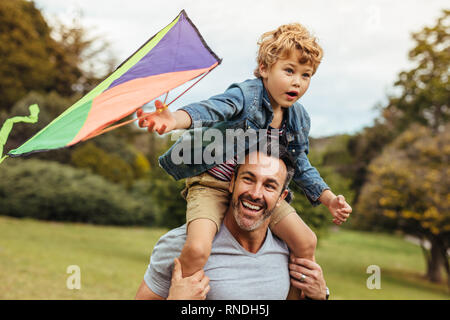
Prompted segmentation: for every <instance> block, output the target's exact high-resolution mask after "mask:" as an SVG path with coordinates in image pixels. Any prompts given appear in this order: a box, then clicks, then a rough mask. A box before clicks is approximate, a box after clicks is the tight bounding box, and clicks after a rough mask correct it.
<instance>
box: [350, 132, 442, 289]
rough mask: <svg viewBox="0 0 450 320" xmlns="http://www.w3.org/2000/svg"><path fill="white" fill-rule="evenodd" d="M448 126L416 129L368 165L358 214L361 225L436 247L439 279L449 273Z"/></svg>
mask: <svg viewBox="0 0 450 320" xmlns="http://www.w3.org/2000/svg"><path fill="white" fill-rule="evenodd" d="M449 146H450V126H449V125H447V126H445V127H444V128H443V130H442V131H441V132H438V133H437V134H433V132H432V129H430V128H427V127H423V126H419V125H413V126H412V127H411V128H410V129H409V130H406V131H405V132H404V133H403V134H401V135H400V136H399V137H398V138H397V139H396V140H394V142H393V143H392V144H390V145H389V146H388V147H387V148H385V150H384V151H383V153H382V154H381V155H380V156H379V157H377V158H376V159H374V161H373V162H372V163H371V164H370V166H369V179H368V182H367V183H366V184H365V185H364V187H363V189H362V192H361V197H360V201H359V202H358V205H357V212H358V213H359V214H360V217H359V220H360V221H358V225H359V226H365V227H366V228H370V227H371V226H372V225H376V226H378V227H380V226H382V227H383V228H389V229H399V230H402V231H403V232H405V233H407V234H412V235H414V236H416V237H418V238H421V239H427V240H428V241H430V243H431V245H432V249H431V256H429V257H428V259H429V260H428V266H429V271H428V276H429V278H430V280H432V281H440V267H441V265H445V268H446V270H447V273H448V272H449V266H448V260H447V249H448V248H449V247H450V198H449V196H448V190H450V180H449V179H448V176H449V174H450V169H449V167H448V164H449V163H450V147H449Z"/></svg>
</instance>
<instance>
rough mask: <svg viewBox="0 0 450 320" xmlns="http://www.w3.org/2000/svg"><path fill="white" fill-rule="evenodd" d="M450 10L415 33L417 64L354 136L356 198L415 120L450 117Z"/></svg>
mask: <svg viewBox="0 0 450 320" xmlns="http://www.w3.org/2000/svg"><path fill="white" fill-rule="evenodd" d="M449 14H450V11H449V10H444V11H443V14H442V16H441V17H440V18H439V19H438V20H437V23H436V25H435V26H433V27H425V28H423V30H421V31H420V32H417V33H414V34H413V35H412V37H413V39H414V41H415V46H414V48H413V49H411V50H410V52H409V58H410V60H411V61H412V62H413V63H414V67H413V68H412V69H411V70H409V71H402V72H401V73H400V74H399V76H398V80H397V81H396V82H395V84H394V85H395V87H397V88H398V89H399V93H398V94H397V95H390V96H388V98H389V101H388V103H387V105H386V106H385V107H382V106H378V109H380V116H379V117H378V118H377V119H376V120H375V123H374V125H373V126H370V127H366V128H365V129H364V130H363V131H362V132H360V133H358V134H356V135H355V136H353V137H352V138H351V139H350V140H349V143H348V152H349V153H350V154H351V155H352V157H353V165H352V166H350V167H349V169H350V172H349V176H350V177H351V178H352V180H353V182H352V188H354V190H355V202H358V201H359V194H360V191H361V188H362V187H363V185H364V184H365V183H366V181H367V172H368V170H367V168H368V166H369V164H370V162H371V161H372V159H374V158H375V157H376V156H378V155H379V154H380V153H381V152H382V150H383V148H384V147H385V146H387V145H388V144H390V143H391V142H392V141H393V140H394V139H395V138H396V137H398V136H399V135H400V134H402V132H404V131H405V130H406V129H407V128H408V127H409V126H410V125H411V124H413V123H419V124H422V125H425V126H429V127H430V128H432V130H434V131H438V130H442V128H443V126H445V124H446V123H447V122H448V119H449V106H448V102H449V101H450V84H449V71H450V69H449V65H450V18H449Z"/></svg>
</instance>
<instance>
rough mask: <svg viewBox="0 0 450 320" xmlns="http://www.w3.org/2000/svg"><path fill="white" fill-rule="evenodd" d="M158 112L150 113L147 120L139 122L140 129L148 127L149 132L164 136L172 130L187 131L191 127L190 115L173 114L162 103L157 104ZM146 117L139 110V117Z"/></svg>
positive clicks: (181, 112) (180, 112)
mask: <svg viewBox="0 0 450 320" xmlns="http://www.w3.org/2000/svg"><path fill="white" fill-rule="evenodd" d="M155 107H156V111H155V112H152V113H149V114H148V115H147V116H145V118H143V119H140V120H139V127H141V128H144V127H147V128H148V129H147V130H148V132H155V131H156V132H158V133H159V134H164V133H167V132H170V131H172V130H177V129H187V128H189V127H190V126H191V122H192V120H191V117H190V115H189V114H188V113H187V112H186V111H183V110H177V111H175V112H171V111H170V110H169V109H168V108H167V107H166V106H164V105H163V104H162V102H161V101H159V100H157V101H156V102H155ZM143 115H144V112H143V110H142V109H138V110H137V116H138V117H141V116H143Z"/></svg>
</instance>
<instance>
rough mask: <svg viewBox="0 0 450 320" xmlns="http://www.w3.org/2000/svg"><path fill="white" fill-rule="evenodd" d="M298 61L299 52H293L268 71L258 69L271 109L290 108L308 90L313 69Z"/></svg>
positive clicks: (264, 68)
mask: <svg viewBox="0 0 450 320" xmlns="http://www.w3.org/2000/svg"><path fill="white" fill-rule="evenodd" d="M300 59H301V54H300V52H299V50H295V51H294V52H291V54H290V55H289V57H288V58H287V59H278V60H277V62H275V64H273V65H272V67H271V68H269V69H268V68H266V67H265V66H263V65H261V66H260V67H259V71H260V74H261V77H262V79H263V83H264V86H265V88H266V90H267V91H268V93H269V98H270V103H271V104H272V108H273V109H277V108H279V107H284V108H287V107H290V106H292V105H293V104H294V103H295V102H296V101H297V100H298V99H300V97H301V96H303V95H304V94H305V92H306V90H308V87H309V82H310V80H311V76H312V75H313V68H312V66H311V64H309V63H307V64H301V63H300V62H299V61H300Z"/></svg>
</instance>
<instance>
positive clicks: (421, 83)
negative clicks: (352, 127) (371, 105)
mask: <svg viewBox="0 0 450 320" xmlns="http://www.w3.org/2000/svg"><path fill="white" fill-rule="evenodd" d="M412 37H413V39H414V40H415V42H416V45H415V47H414V48H413V49H412V50H411V51H410V52H409V58H410V60H411V61H412V62H414V63H415V64H416V66H415V67H414V68H413V69H411V70H409V71H403V72H401V73H400V74H399V79H398V81H397V82H396V83H395V86H396V87H398V88H399V89H400V90H401V94H400V95H399V96H398V97H390V101H389V104H388V106H387V107H386V108H385V110H384V112H383V117H384V118H385V119H387V120H392V121H395V122H396V125H397V127H398V130H399V132H401V131H403V130H404V129H406V128H407V127H408V126H409V124H410V123H412V122H418V123H420V124H423V125H425V126H429V127H431V128H433V130H438V129H439V128H440V126H442V125H444V124H445V123H446V122H448V120H449V116H450V109H449V105H448V103H449V101H450V83H449V76H450V68H449V66H450V10H444V11H443V14H442V16H441V17H440V18H439V19H438V20H437V23H436V25H435V26H433V27H425V28H424V29H423V30H421V31H420V32H417V33H413V35H412Z"/></svg>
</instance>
